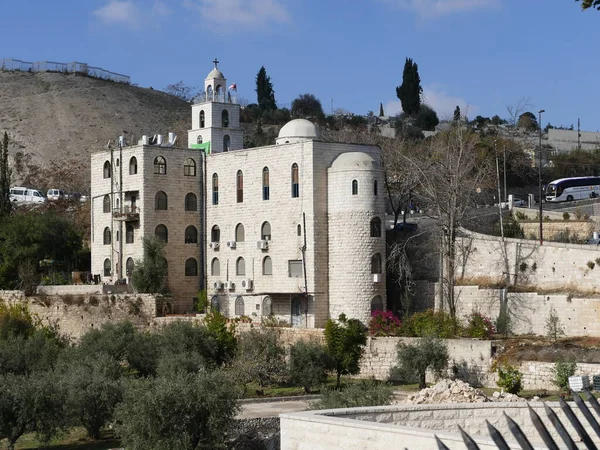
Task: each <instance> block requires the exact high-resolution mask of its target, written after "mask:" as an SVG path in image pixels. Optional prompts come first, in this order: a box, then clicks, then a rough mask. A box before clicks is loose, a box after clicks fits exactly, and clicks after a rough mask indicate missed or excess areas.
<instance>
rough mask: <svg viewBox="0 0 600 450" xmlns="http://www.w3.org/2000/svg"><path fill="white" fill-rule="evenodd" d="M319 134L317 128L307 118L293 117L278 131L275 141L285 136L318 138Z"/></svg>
mask: <svg viewBox="0 0 600 450" xmlns="http://www.w3.org/2000/svg"><path fill="white" fill-rule="evenodd" d="M320 136H321V133H320V132H319V128H318V127H317V126H316V125H315V124H314V123H312V122H311V121H309V120H306V119H294V120H290V121H289V122H288V123H286V124H285V125H284V126H283V127H282V128H281V130H280V131H279V136H278V137H277V141H278V142H279V140H280V139H285V138H308V139H318V138H319V137H320Z"/></svg>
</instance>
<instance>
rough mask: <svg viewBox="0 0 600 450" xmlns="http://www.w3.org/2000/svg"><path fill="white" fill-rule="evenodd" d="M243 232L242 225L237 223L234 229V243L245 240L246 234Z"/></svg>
mask: <svg viewBox="0 0 600 450" xmlns="http://www.w3.org/2000/svg"><path fill="white" fill-rule="evenodd" d="M244 231H245V230H244V225H242V224H241V223H238V224H237V226H236V227H235V242H244V240H245V239H246V234H245V232H244Z"/></svg>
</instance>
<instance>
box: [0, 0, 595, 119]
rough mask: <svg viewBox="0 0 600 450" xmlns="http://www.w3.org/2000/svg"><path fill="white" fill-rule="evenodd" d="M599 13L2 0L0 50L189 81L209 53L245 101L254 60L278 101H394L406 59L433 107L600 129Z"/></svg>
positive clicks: (197, 77)
mask: <svg viewBox="0 0 600 450" xmlns="http://www.w3.org/2000/svg"><path fill="white" fill-rule="evenodd" d="M598 42H600V12H596V11H592V10H590V11H586V12H582V11H581V9H580V7H579V6H578V4H576V3H575V2H574V1H572V0H544V1H541V0H128V1H121V0H53V1H48V0H29V1H20V2H17V1H14V0H9V1H7V2H5V4H3V5H2V20H1V25H0V58H10V57H12V58H18V59H23V60H26V61H40V60H51V61H60V62H68V61H80V62H87V63H88V64H90V65H93V66H99V67H102V68H105V69H108V70H112V71H115V72H120V73H123V74H127V75H129V76H131V78H132V82H134V83H137V84H139V85H140V86H152V87H154V88H155V89H164V88H165V87H166V86H167V85H168V84H170V83H174V82H177V81H180V80H182V81H184V82H185V83H186V84H188V85H193V86H200V85H202V83H203V79H204V77H205V76H206V74H207V73H208V72H209V71H210V70H211V68H212V63H211V61H212V59H213V58H214V57H218V58H219V60H220V61H221V64H220V65H219V67H220V68H221V70H222V71H223V73H224V74H225V76H226V77H227V78H228V82H229V83H233V82H235V83H237V86H238V95H239V96H240V97H243V98H246V99H248V100H249V101H250V102H254V101H256V94H255V92H254V89H255V81H254V80H255V76H256V73H257V72H258V69H259V68H260V66H261V65H264V66H265V67H266V69H267V73H268V74H269V75H270V76H271V79H272V81H273V83H274V86H275V96H276V100H277V102H278V104H280V105H284V106H285V105H289V104H290V103H291V101H292V100H293V99H294V98H295V97H296V96H298V95H299V94H302V93H312V94H314V95H315V96H317V98H319V99H320V100H321V101H322V103H323V107H324V109H325V111H326V112H329V111H330V107H331V99H333V106H334V109H337V108H343V109H345V110H348V111H351V112H354V113H359V114H365V113H367V111H369V110H372V111H375V112H378V109H379V103H380V102H382V103H383V104H384V106H385V108H386V113H393V112H397V110H398V109H399V102H398V100H397V98H396V92H395V87H396V86H397V85H399V84H400V83H401V82H402V69H403V66H404V60H405V58H406V57H411V58H413V59H414V60H415V61H416V62H417V63H418V65H419V73H420V75H421V81H422V85H423V87H424V91H425V100H426V101H427V102H428V103H430V104H431V105H432V106H433V107H434V108H435V109H436V110H437V111H438V114H439V115H440V116H441V117H445V116H448V115H450V114H451V113H452V110H453V109H454V107H455V106H456V105H457V104H458V105H460V106H461V109H462V110H463V112H465V109H467V108H468V116H469V117H470V118H473V117H474V116H475V115H478V114H481V115H484V116H492V115H494V114H498V115H500V116H501V117H507V113H506V105H510V104H514V103H516V102H517V101H518V100H519V99H521V98H523V97H526V98H528V99H529V102H530V104H531V108H530V110H531V111H534V112H535V111H537V110H538V109H540V108H543V109H545V110H546V113H545V114H544V119H543V122H544V124H545V123H547V122H551V123H552V124H553V125H561V124H562V125H565V126H568V125H571V124H575V125H576V124H577V118H578V117H580V118H581V123H582V129H584V130H594V131H595V130H600V88H599V86H598V84H597V81H596V80H597V79H598V76H599V74H600V58H599V57H598V52H597V50H596V48H597V45H598Z"/></svg>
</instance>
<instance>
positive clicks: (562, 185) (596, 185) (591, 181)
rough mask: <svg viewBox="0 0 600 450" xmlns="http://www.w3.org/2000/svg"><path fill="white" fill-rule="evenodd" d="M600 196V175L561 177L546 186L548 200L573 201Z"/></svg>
mask: <svg viewBox="0 0 600 450" xmlns="http://www.w3.org/2000/svg"><path fill="white" fill-rule="evenodd" d="M598 196H600V177H574V178H560V179H558V180H554V181H552V182H551V183H549V184H548V186H546V201H547V202H572V201H573V200H584V199H588V198H594V197H598Z"/></svg>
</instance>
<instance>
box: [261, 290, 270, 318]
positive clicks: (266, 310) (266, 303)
mask: <svg viewBox="0 0 600 450" xmlns="http://www.w3.org/2000/svg"><path fill="white" fill-rule="evenodd" d="M271 314H273V300H271V297H269V296H268V295H267V296H266V297H265V298H263V301H262V315H263V316H270V315H271Z"/></svg>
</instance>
